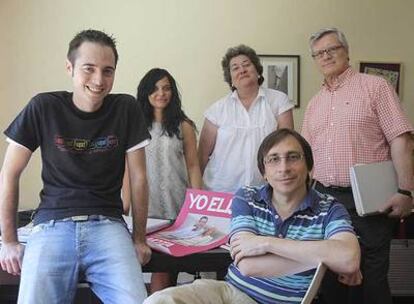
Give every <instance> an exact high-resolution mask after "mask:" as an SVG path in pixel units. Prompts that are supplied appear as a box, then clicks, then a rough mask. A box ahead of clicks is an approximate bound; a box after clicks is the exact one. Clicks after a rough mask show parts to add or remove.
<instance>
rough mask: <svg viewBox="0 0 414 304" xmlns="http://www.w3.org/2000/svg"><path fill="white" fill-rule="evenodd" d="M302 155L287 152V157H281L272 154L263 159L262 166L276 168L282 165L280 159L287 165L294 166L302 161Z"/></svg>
mask: <svg viewBox="0 0 414 304" xmlns="http://www.w3.org/2000/svg"><path fill="white" fill-rule="evenodd" d="M303 157H304V155H303V154H302V153H299V152H289V153H288V154H287V155H285V156H282V155H278V154H272V155H269V156H267V157H266V158H265V159H264V161H263V162H264V164H265V165H267V166H269V167H276V166H278V165H280V164H281V163H282V159H285V161H286V163H288V164H295V163H297V162H299V161H301V160H302V159H303Z"/></svg>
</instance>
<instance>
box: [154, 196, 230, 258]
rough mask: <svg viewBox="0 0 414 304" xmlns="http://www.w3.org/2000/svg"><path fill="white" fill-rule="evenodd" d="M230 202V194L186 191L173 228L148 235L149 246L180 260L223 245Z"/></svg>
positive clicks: (228, 228)
mask: <svg viewBox="0 0 414 304" xmlns="http://www.w3.org/2000/svg"><path fill="white" fill-rule="evenodd" d="M232 199H233V194H231V193H223V192H212V191H204V190H196V189H187V192H186V195H185V201H184V204H183V206H182V208H181V211H180V214H179V215H178V217H177V219H176V221H175V222H174V224H173V225H172V226H170V227H167V228H164V229H162V230H159V231H157V232H155V233H152V234H149V235H147V242H148V245H149V246H150V247H151V248H153V249H155V250H158V251H162V252H165V253H167V254H170V255H173V256H177V257H179V256H184V255H188V254H192V253H196V252H202V251H206V250H209V249H212V248H215V247H218V246H220V245H223V244H226V243H227V240H228V235H229V233H230V217H231V209H230V208H231V203H232Z"/></svg>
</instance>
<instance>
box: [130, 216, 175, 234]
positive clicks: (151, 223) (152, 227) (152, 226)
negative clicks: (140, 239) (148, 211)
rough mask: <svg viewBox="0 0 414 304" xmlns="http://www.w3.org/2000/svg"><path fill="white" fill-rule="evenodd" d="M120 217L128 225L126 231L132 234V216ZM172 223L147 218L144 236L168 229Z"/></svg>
mask: <svg viewBox="0 0 414 304" xmlns="http://www.w3.org/2000/svg"><path fill="white" fill-rule="evenodd" d="M122 217H123V218H124V221H125V223H127V225H128V230H129V231H130V232H132V216H128V215H123V216H122ZM172 223H173V221H172V220H161V219H155V218H148V219H147V229H146V231H147V232H146V234H149V233H152V232H155V231H158V230H160V229H162V228H165V227H168V226H170V225H171V224H172Z"/></svg>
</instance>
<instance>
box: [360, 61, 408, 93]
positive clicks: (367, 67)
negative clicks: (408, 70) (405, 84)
mask: <svg viewBox="0 0 414 304" xmlns="http://www.w3.org/2000/svg"><path fill="white" fill-rule="evenodd" d="M401 68H402V65H401V63H387V62H370V61H361V62H360V63H359V71H360V72H361V73H367V74H372V75H377V76H381V77H383V78H385V79H386V80H388V82H389V83H390V84H391V85H392V86H393V87H394V89H395V91H396V92H397V94H398V95H400V83H401Z"/></svg>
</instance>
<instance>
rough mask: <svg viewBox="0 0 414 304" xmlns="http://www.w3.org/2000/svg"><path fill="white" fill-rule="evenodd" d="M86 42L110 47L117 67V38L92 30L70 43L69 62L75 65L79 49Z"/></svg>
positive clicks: (82, 33) (78, 35) (76, 37)
mask: <svg viewBox="0 0 414 304" xmlns="http://www.w3.org/2000/svg"><path fill="white" fill-rule="evenodd" d="M84 42H94V43H99V44H101V45H102V46H109V47H110V48H111V49H112V51H113V52H114V56H115V66H116V64H117V63H118V51H117V50H116V41H115V38H114V37H113V36H111V35H108V34H106V33H104V32H102V31H97V30H92V29H89V30H84V31H82V32H79V33H78V34H76V36H75V37H74V38H73V39H72V40H71V42H69V49H68V54H67V57H68V60H69V61H70V62H71V63H72V65H75V60H76V56H77V51H78V48H79V47H80V46H81V45H82V43H84Z"/></svg>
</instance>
